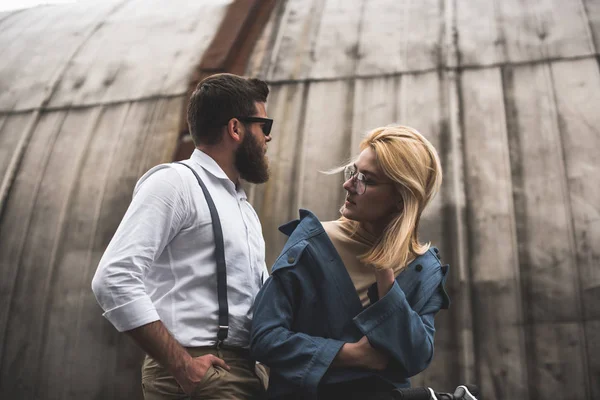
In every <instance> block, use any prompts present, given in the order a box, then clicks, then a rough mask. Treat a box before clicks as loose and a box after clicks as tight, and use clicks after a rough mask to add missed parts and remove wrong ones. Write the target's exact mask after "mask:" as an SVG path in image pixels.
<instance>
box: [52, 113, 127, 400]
mask: <svg viewBox="0 0 600 400" xmlns="http://www.w3.org/2000/svg"><path fill="white" fill-rule="evenodd" d="M130 109H131V103H129V104H128V106H127V110H126V111H124V112H123V119H122V120H121V123H120V124H119V126H120V129H121V131H120V132H119V135H118V139H117V140H115V141H114V144H113V150H115V149H117V148H118V145H119V143H120V141H121V137H122V133H121V132H122V130H123V126H124V124H125V121H126V120H127V116H128V115H129V111H130ZM115 154H116V151H111V152H110V154H109V155H108V157H110V161H109V162H108V167H107V169H106V174H105V176H104V179H103V181H102V182H100V183H101V187H102V188H103V190H102V191H101V192H100V195H99V196H98V201H97V203H96V208H95V209H94V210H93V218H92V219H91V220H92V221H93V222H92V229H91V230H90V241H89V244H88V246H87V254H86V262H85V264H84V265H86V266H89V265H90V264H91V261H92V253H93V249H94V244H95V242H96V235H97V231H98V226H99V223H100V215H101V212H102V204H103V203H104V197H105V194H106V186H107V183H108V178H109V176H110V175H111V174H110V171H111V167H112V165H113V158H114V156H115ZM88 270H89V268H88ZM89 282H90V284H91V280H89ZM87 295H88V291H87V290H85V291H84V290H81V292H80V296H79V301H78V302H77V310H76V312H77V315H80V314H81V312H82V310H83V304H84V303H85V301H84V297H87ZM83 320H84V319H83V318H81V317H77V318H76V321H77V325H76V327H75V341H74V342H73V343H72V346H71V347H70V350H69V352H70V353H72V352H73V351H75V350H77V348H78V345H79V341H80V336H81V335H80V333H81V323H82V321H83ZM69 359H71V357H69ZM67 368H71V363H69V366H68V367H67ZM67 376H71V373H70V372H69V373H68V374H67ZM70 388H71V381H69V383H68V384H67V385H65V387H64V389H63V398H68V397H69V396H65V393H68V390H70Z"/></svg>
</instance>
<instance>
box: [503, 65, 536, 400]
mask: <svg viewBox="0 0 600 400" xmlns="http://www.w3.org/2000/svg"><path fill="white" fill-rule="evenodd" d="M498 73H499V74H500V82H501V88H502V99H503V101H502V104H501V105H500V107H501V108H502V116H503V117H504V132H505V134H506V146H505V147H503V149H502V150H503V151H504V152H505V153H503V156H504V157H503V159H504V160H505V163H504V165H503V167H504V170H505V171H506V172H507V173H508V174H507V176H508V177H509V178H510V181H509V189H510V192H509V193H507V194H508V196H507V197H508V199H507V204H509V205H510V218H509V223H510V232H511V241H512V253H513V260H514V261H515V263H514V265H513V268H514V274H515V282H514V285H515V290H516V295H517V299H516V306H517V312H518V315H517V317H518V321H519V324H521V325H524V323H523V322H524V321H525V316H524V314H523V299H522V296H523V293H522V281H521V270H520V265H521V261H520V258H519V242H518V240H517V223H516V220H515V216H516V214H515V203H514V195H513V193H514V186H513V177H512V173H511V157H510V148H509V146H510V144H509V132H508V126H507V117H506V115H507V109H506V102H507V100H506V97H505V93H504V90H505V82H504V73H503V69H502V68H498ZM517 332H518V336H519V349H520V353H519V358H520V360H523V361H524V366H525V368H524V371H525V377H523V378H522V382H523V383H524V385H523V389H524V391H525V393H524V396H523V398H529V385H527V382H528V370H527V361H526V360H527V357H526V356H527V353H526V349H527V347H526V339H525V333H524V332H523V330H522V329H518V331H517Z"/></svg>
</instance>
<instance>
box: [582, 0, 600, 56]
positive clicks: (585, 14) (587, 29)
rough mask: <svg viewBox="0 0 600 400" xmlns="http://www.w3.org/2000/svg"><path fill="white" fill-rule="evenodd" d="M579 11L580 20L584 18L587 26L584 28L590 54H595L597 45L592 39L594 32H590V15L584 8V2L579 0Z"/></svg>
mask: <svg viewBox="0 0 600 400" xmlns="http://www.w3.org/2000/svg"><path fill="white" fill-rule="evenodd" d="M579 10H580V11H581V14H583V15H582V18H584V19H585V20H586V21H587V24H586V26H585V32H586V33H587V37H588V44H589V45H590V47H591V49H590V50H591V53H592V54H597V52H598V44H597V43H596V40H595V38H594V31H593V30H592V21H591V19H590V13H589V12H588V9H587V7H586V6H585V1H584V0H579Z"/></svg>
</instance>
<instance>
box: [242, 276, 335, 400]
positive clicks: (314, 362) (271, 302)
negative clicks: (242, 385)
mask: <svg viewBox="0 0 600 400" xmlns="http://www.w3.org/2000/svg"><path fill="white" fill-rule="evenodd" d="M298 290H299V287H298V281H297V280H296V279H295V277H294V276H293V274H290V273H288V271H279V273H275V274H273V275H272V276H271V277H270V278H269V279H268V280H267V282H266V283H265V285H264V286H263V288H262V289H261V291H260V292H259V294H258V296H257V297H256V301H255V309H254V317H253V322H252V330H251V335H250V351H251V355H252V356H253V357H254V358H255V359H256V360H258V361H260V362H263V363H265V364H266V365H268V366H269V367H270V368H272V369H273V370H275V371H277V374H279V375H281V376H282V377H283V378H285V379H286V380H287V381H289V382H291V383H294V384H296V385H298V386H299V387H301V388H302V390H305V391H306V392H308V393H316V391H317V386H318V384H319V382H320V381H321V379H322V378H323V375H325V373H326V372H327V370H328V369H329V366H330V365H331V363H332V361H333V359H334V358H335V357H336V355H337V353H338V352H339V351H340V349H341V347H342V346H343V345H344V342H342V341H339V340H334V339H326V338H322V337H315V336H310V335H307V334H305V333H298V332H294V331H292V329H291V327H292V322H293V321H294V310H295V309H296V307H297V306H298V304H296V303H297V302H298V299H295V298H294V297H295V296H294V293H298Z"/></svg>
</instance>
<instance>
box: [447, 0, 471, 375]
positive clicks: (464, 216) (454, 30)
mask: <svg viewBox="0 0 600 400" xmlns="http://www.w3.org/2000/svg"><path fill="white" fill-rule="evenodd" d="M457 4H458V3H457V0H452V2H451V7H449V8H448V12H449V18H448V19H449V22H450V23H451V25H450V27H449V31H447V32H450V33H451V35H452V36H451V37H450V38H448V40H450V46H451V50H452V52H453V54H454V57H455V61H456V65H457V66H460V63H461V53H460V49H459V36H458V26H457V23H458V21H457V11H456V10H457V8H458V6H457ZM461 74H462V71H461V70H459V69H457V70H455V71H453V72H451V73H450V77H451V80H450V82H451V84H452V85H451V87H453V88H454V90H455V93H456V97H455V98H454V96H453V95H452V93H449V95H450V98H449V106H450V121H454V122H452V123H451V128H450V134H451V136H452V138H451V141H450V143H451V149H452V150H451V151H452V157H451V161H452V163H453V167H452V173H453V174H452V181H453V182H452V183H453V184H452V188H453V192H454V199H455V201H456V203H455V204H454V210H453V211H454V214H455V215H454V218H455V226H456V228H457V232H456V235H457V243H458V251H457V259H458V263H459V270H462V275H463V279H464V281H465V282H466V283H467V287H466V293H465V296H466V299H465V304H466V305H467V306H468V307H469V309H468V310H464V311H463V312H464V315H465V316H467V317H468V320H469V321H470V323H471V326H470V329H469V330H466V329H464V328H463V329H462V332H463V334H462V335H461V338H460V340H461V348H462V350H463V351H462V354H461V355H460V356H461V357H462V358H463V361H462V365H463V370H462V371H460V372H461V374H462V375H463V376H462V377H461V378H463V379H465V380H466V381H467V382H468V381H472V380H473V375H474V374H475V373H476V371H477V369H476V368H475V362H476V357H475V349H476V346H475V343H474V340H475V338H474V334H473V329H474V321H473V310H472V308H473V307H472V301H473V296H472V293H471V292H472V279H471V275H472V274H471V262H470V257H469V243H468V234H467V232H468V231H469V230H468V227H469V218H468V212H467V208H468V204H467V196H466V188H465V181H464V179H465V178H466V174H465V171H466V159H465V156H464V145H463V142H464V140H465V138H464V123H463V111H462V88H461ZM453 103H454V109H453V107H452V104H453ZM459 157H460V159H459ZM459 174H461V175H462V177H463V180H462V181H461V179H460V177H459ZM461 198H462V199H464V204H460V203H459V202H458V199H461ZM461 207H464V209H461ZM467 332H470V333H471V335H470V337H469V335H467V334H466V333H467ZM469 357H471V359H469Z"/></svg>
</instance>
